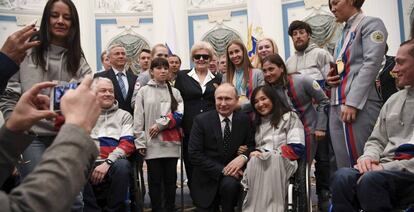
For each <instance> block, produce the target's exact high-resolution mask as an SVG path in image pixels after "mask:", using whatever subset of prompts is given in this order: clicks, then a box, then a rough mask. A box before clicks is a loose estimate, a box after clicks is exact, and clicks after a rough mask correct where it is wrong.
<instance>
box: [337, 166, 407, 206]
mask: <svg viewBox="0 0 414 212" xmlns="http://www.w3.org/2000/svg"><path fill="white" fill-rule="evenodd" d="M331 192H332V204H333V210H334V211H335V212H341V211H344V212H351V211H358V209H363V210H364V211H366V212H371V211H372V212H374V211H375V212H382V211H383V212H389V211H392V210H393V209H394V208H395V207H399V206H402V205H405V204H407V203H410V202H411V203H413V202H414V174H413V173H410V172H408V171H385V170H384V171H371V172H367V173H365V174H363V175H361V174H359V172H358V170H356V169H353V168H341V169H339V170H338V171H337V172H335V174H334V176H333V178H332V184H331Z"/></svg>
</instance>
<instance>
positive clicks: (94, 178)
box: [91, 170, 96, 184]
mask: <svg viewBox="0 0 414 212" xmlns="http://www.w3.org/2000/svg"><path fill="white" fill-rule="evenodd" d="M91 181H92V184H96V171H95V170H94V171H93V172H92V175H91Z"/></svg>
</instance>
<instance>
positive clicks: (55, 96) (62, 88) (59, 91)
mask: <svg viewBox="0 0 414 212" xmlns="http://www.w3.org/2000/svg"><path fill="white" fill-rule="evenodd" d="M79 84H80V83H79V82H74V83H68V84H65V85H58V86H55V87H54V88H53V89H52V92H50V99H51V101H50V110H52V111H56V112H58V111H60V100H61V99H62V97H63V95H64V94H65V93H66V91H68V90H70V89H76V88H77V87H78V86H79Z"/></svg>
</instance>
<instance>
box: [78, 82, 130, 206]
mask: <svg viewBox="0 0 414 212" xmlns="http://www.w3.org/2000/svg"><path fill="white" fill-rule="evenodd" d="M92 87H93V88H94V89H95V91H96V93H97V97H98V101H99V104H100V106H101V108H102V113H101V115H100V116H99V119H98V121H97V122H96V125H95V127H94V128H93V129H92V132H91V137H92V138H93V139H94V141H95V143H96V145H97V146H98V148H99V157H98V159H97V160H96V162H95V166H96V167H95V168H94V169H93V171H92V174H91V176H90V180H89V183H87V184H86V185H85V188H84V203H85V208H84V211H101V208H102V209H103V210H104V211H127V210H126V209H127V204H126V200H127V199H128V189H129V183H130V178H131V165H130V162H129V161H128V159H126V157H128V156H129V155H131V154H132V153H133V152H134V151H135V145H134V136H133V118H132V115H131V114H130V113H128V112H127V111H125V110H122V109H119V108H118V104H117V102H116V100H115V96H114V86H113V84H112V81H111V80H110V79H107V78H100V77H98V78H95V79H94V82H93V84H92Z"/></svg>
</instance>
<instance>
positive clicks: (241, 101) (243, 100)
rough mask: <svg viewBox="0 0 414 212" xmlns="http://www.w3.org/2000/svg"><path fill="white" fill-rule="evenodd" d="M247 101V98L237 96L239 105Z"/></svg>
mask: <svg viewBox="0 0 414 212" xmlns="http://www.w3.org/2000/svg"><path fill="white" fill-rule="evenodd" d="M248 100H249V99H247V96H245V95H240V96H239V102H240V103H244V102H246V101H248Z"/></svg>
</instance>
